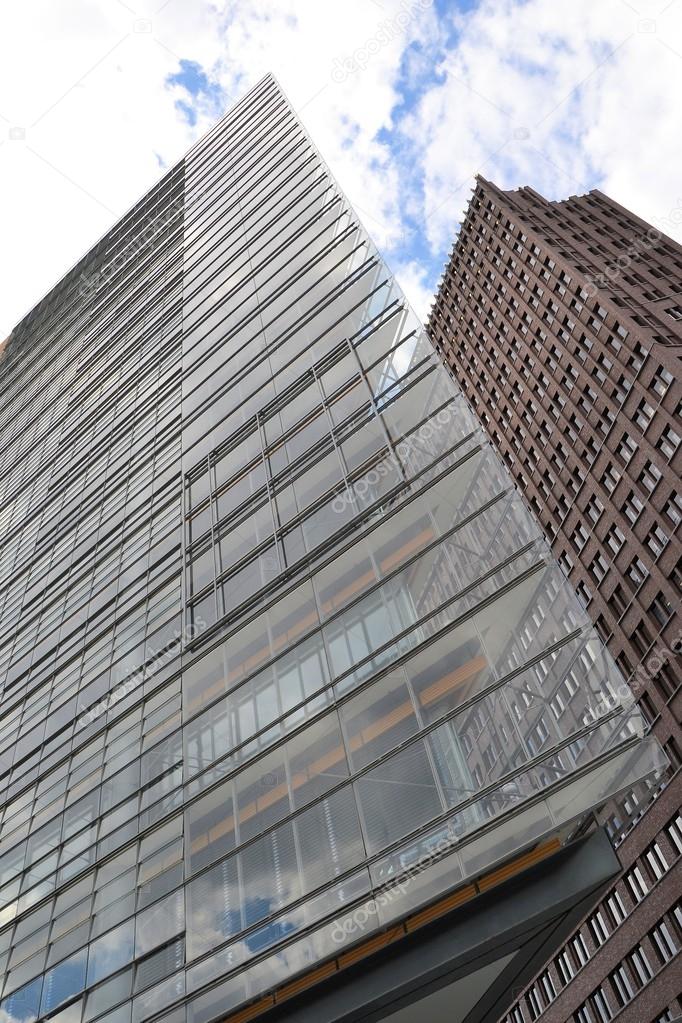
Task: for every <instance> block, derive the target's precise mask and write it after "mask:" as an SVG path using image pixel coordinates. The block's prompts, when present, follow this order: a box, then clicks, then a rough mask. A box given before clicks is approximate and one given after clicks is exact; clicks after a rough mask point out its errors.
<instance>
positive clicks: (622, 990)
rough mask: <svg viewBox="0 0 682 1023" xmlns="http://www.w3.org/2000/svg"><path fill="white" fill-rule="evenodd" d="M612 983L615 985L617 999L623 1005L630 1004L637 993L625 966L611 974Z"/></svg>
mask: <svg viewBox="0 0 682 1023" xmlns="http://www.w3.org/2000/svg"><path fill="white" fill-rule="evenodd" d="M611 982H612V983H613V990H614V992H615V994H616V998H617V999H618V1001H619V1002H620V1004H621V1005H627V1004H628V1002H630V1001H632V998H633V997H634V993H635V991H634V988H633V986H632V981H631V980H630V976H629V974H628V972H627V970H626V968H625V966H624V965H621V966H619V967H618V969H616V970H614V972H613V973H612V974H611Z"/></svg>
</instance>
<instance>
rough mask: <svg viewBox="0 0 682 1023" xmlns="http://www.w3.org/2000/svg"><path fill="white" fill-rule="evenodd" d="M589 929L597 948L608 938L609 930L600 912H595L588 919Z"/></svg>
mask: <svg viewBox="0 0 682 1023" xmlns="http://www.w3.org/2000/svg"><path fill="white" fill-rule="evenodd" d="M589 927H590V930H591V931H592V936H593V937H594V940H595V944H596V945H597V947H598V946H599V945H603V944H604V942H605V941H606V940H607V938H608V936H609V929H608V927H607V925H606V920H605V919H604V914H603V913H602V912H601V910H597V912H596V913H594V914H593V915H592V916H591V917H590V920H589Z"/></svg>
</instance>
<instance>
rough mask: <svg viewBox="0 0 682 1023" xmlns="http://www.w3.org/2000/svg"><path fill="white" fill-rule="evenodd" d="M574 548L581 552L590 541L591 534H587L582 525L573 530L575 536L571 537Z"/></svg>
mask: <svg viewBox="0 0 682 1023" xmlns="http://www.w3.org/2000/svg"><path fill="white" fill-rule="evenodd" d="M571 539H572V541H573V546H574V547H575V548H576V550H578V551H581V550H582V549H583V547H584V546H585V544H586V543H587V541H588V540H589V539H590V534H589V533H588V532H587V530H586V529H585V527H584V526H583V525H582V524H578V525H577V526H576V527H575V529H574V530H573V536H572V537H571Z"/></svg>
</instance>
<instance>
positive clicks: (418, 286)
mask: <svg viewBox="0 0 682 1023" xmlns="http://www.w3.org/2000/svg"><path fill="white" fill-rule="evenodd" d="M391 270H392V271H393V273H394V275H395V277H396V278H397V279H398V280H399V281H400V287H401V288H402V290H403V291H404V293H405V296H406V297H407V301H408V302H409V303H410V305H411V306H412V308H413V309H414V311H415V313H416V314H417V316H418V317H419V319H420V320H421V321H422V322H424V321H425V320H426V318H427V316H428V313H429V310H430V308H431V305H432V303H433V298H434V289H433V284H432V282H431V281H430V280H428V279H427V274H426V270H425V269H424V267H423V266H422V265H421V264H420V263H418V262H417V261H416V260H414V259H411V260H408V261H407V262H405V263H395V264H394V265H393V266H392V267H391Z"/></svg>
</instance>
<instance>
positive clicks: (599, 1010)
mask: <svg viewBox="0 0 682 1023" xmlns="http://www.w3.org/2000/svg"><path fill="white" fill-rule="evenodd" d="M592 1004H593V1005H594V1009H595V1012H596V1016H597V1019H598V1020H600V1021H601V1023H608V1021H609V1020H610V1019H612V1018H613V1013H612V1012H611V1007H610V1005H609V1003H608V1001H607V1000H606V995H605V993H604V989H603V987H601V986H600V987H598V988H597V989H596V991H595V992H594V994H593V995H592Z"/></svg>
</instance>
